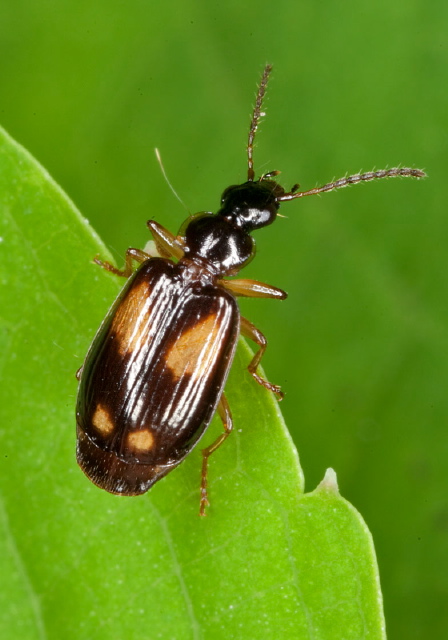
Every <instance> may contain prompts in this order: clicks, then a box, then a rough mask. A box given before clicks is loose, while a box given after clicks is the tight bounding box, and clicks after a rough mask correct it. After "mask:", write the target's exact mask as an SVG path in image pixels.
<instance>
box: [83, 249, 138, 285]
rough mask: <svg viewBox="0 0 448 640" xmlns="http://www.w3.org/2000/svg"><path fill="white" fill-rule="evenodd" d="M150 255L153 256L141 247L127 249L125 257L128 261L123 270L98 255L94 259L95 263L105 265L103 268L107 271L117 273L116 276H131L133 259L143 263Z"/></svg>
mask: <svg viewBox="0 0 448 640" xmlns="http://www.w3.org/2000/svg"><path fill="white" fill-rule="evenodd" d="M150 257H151V256H149V255H148V254H147V253H145V252H144V251H142V250H141V249H132V248H131V249H128V250H127V251H126V258H125V259H126V262H125V267H124V269H123V270H121V269H117V267H114V266H113V264H110V262H106V261H104V260H100V258H99V257H98V256H97V255H96V256H95V258H94V259H93V261H94V263H95V264H97V265H99V266H100V267H103V269H106V271H110V272H111V273H115V275H116V276H122V277H123V278H129V276H130V275H131V274H132V272H133V268H132V261H133V260H135V261H136V262H140V264H141V263H142V262H145V260H149V258H150Z"/></svg>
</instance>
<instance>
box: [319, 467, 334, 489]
mask: <svg viewBox="0 0 448 640" xmlns="http://www.w3.org/2000/svg"><path fill="white" fill-rule="evenodd" d="M321 490H325V491H331V492H333V493H339V486H338V477H337V475H336V471H335V470H334V469H332V468H331V467H329V468H328V469H327V470H326V471H325V475H324V477H323V480H322V481H321V482H320V483H319V484H318V485H317V487H316V491H321Z"/></svg>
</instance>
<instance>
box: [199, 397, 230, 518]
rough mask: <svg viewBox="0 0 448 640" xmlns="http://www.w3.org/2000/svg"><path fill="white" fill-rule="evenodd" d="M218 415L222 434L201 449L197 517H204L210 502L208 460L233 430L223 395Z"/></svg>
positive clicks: (228, 408) (228, 409)
mask: <svg viewBox="0 0 448 640" xmlns="http://www.w3.org/2000/svg"><path fill="white" fill-rule="evenodd" d="M218 414H219V417H220V418H221V420H222V424H223V427H224V433H221V435H220V436H219V437H218V438H216V440H215V441H214V442H212V444H211V445H210V446H209V447H207V448H206V449H202V456H203V457H202V473H201V503H200V507H199V515H200V516H205V515H206V513H205V507H207V506H208V505H209V504H210V502H209V500H208V493H207V486H208V481H207V472H208V459H209V458H210V456H211V455H212V453H213V452H214V451H216V449H217V448H218V447H220V446H221V445H222V443H223V442H224V440H226V439H227V438H228V437H229V435H230V434H231V432H232V429H233V420H232V412H231V411H230V407H229V403H228V402H227V398H226V397H225V395H224V394H222V395H221V398H220V400H219V402H218Z"/></svg>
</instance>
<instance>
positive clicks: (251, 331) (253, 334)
mask: <svg viewBox="0 0 448 640" xmlns="http://www.w3.org/2000/svg"><path fill="white" fill-rule="evenodd" d="M241 333H242V335H243V336H244V337H245V338H249V339H250V340H253V341H254V342H255V343H256V344H257V345H258V346H259V347H260V348H259V350H258V351H257V353H256V354H255V355H254V357H253V358H252V360H251V361H250V363H249V366H248V367H247V368H248V370H249V373H250V374H251V375H252V376H253V377H254V378H255V380H256V381H257V382H258V384H261V385H262V386H263V387H266V389H269V391H272V392H273V393H275V395H276V396H277V400H283V398H284V396H285V394H284V393H283V391H282V390H281V388H280V387H279V386H278V385H276V384H272V383H271V382H268V380H265V379H264V378H262V377H261V376H259V375H258V373H257V367H258V365H259V364H260V360H261V358H262V357H263V354H264V352H265V351H266V347H267V346H268V341H267V340H266V338H265V337H264V335H263V334H262V333H261V331H260V330H259V329H257V327H256V326H255V325H254V324H252V322H249V320H247V318H241Z"/></svg>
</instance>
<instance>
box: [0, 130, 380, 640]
mask: <svg viewBox="0 0 448 640" xmlns="http://www.w3.org/2000/svg"><path fill="white" fill-rule="evenodd" d="M0 220H1V230H0V236H1V241H0V261H1V286H2V293H1V301H2V304H1V309H0V339H1V345H0V346H1V354H2V355H1V360H0V362H1V370H0V371H1V383H2V391H3V394H2V402H1V414H0V464H1V471H0V492H1V493H0V500H1V503H0V518H1V520H0V524H1V534H0V545H1V549H0V557H1V558H2V565H1V571H0V594H1V600H0V611H1V615H0V637H1V638H2V639H3V640H9V639H14V640H20V639H21V638H26V639H27V640H30V639H34V638H39V639H40V638H50V639H51V638H54V639H55V640H56V639H57V640H60V638H62V637H63V638H65V639H68V640H70V639H72V638H73V639H75V638H76V639H80V638H89V639H103V638H104V639H106V638H120V639H121V638H133V639H137V640H138V639H140V638H141V639H147V638H151V639H152V638H175V639H176V640H182V639H184V638H185V639H189V638H213V639H214V640H219V639H220V638H223V639H224V638H225V639H228V638H245V639H246V638H250V639H251V640H254V639H257V638H283V637H284V638H297V639H302V638H313V639H315V640H320V639H322V640H323V639H335V640H336V639H337V640H340V639H341V638H344V639H346V640H350V639H353V640H359V638H369V639H381V638H384V622H383V616H382V604H381V594H380V588H379V581H378V573H377V567H376V560H375V554H374V550H373V545H372V541H371V538H370V534H369V532H368V530H367V529H366V526H365V524H364V522H363V521H362V519H361V517H360V516H359V514H358V513H357V512H356V511H355V510H354V509H353V507H351V505H350V504H348V503H347V502H346V501H345V500H344V499H342V498H341V497H340V495H339V493H338V490H337V486H336V483H335V476H334V474H333V473H332V472H328V473H327V476H326V478H325V481H324V482H323V483H322V484H321V485H320V486H319V487H318V488H317V489H316V490H315V491H314V492H312V493H310V494H305V495H304V494H303V477H302V473H301V470H300V467H299V463H298V457H297V452H296V450H295V448H294V446H293V444H292V441H291V439H290V437H289V434H288V431H287V429H286V427H285V425H284V423H283V420H282V417H281V415H280V413H279V411H278V406H277V403H276V402H275V400H274V399H273V397H272V395H270V394H269V393H268V392H266V391H265V390H264V389H262V388H260V387H259V386H258V385H256V384H255V383H254V381H253V380H252V379H251V377H250V376H249V375H248V373H247V371H246V370H245V367H246V366H247V363H248V361H249V358H250V351H249V349H248V347H247V346H246V344H245V343H243V342H241V344H240V345H239V349H238V352H237V356H236V360H235V365H234V368H233V370H232V373H231V376H230V380H229V383H228V387H227V392H228V397H229V401H230V404H231V407H232V411H233V415H234V419H235V433H234V434H232V437H231V438H229V439H228V441H226V443H225V445H224V446H223V447H222V448H221V449H220V450H219V451H218V452H217V453H216V454H214V455H213V457H212V459H211V463H210V498H211V506H210V508H209V511H208V517H207V518H199V517H198V506H199V476H200V461H201V454H200V451H199V449H197V450H195V451H194V452H193V453H192V454H191V456H189V457H188V458H187V460H186V461H185V462H184V463H183V464H182V465H181V466H180V467H179V468H178V469H176V470H175V471H174V472H173V473H171V474H169V476H167V477H166V478H165V479H163V480H162V481H160V482H159V483H157V485H156V486H155V487H154V488H153V489H152V490H151V491H150V492H149V493H148V494H146V495H145V496H142V497H138V498H122V497H117V496H112V495H109V494H106V493H105V492H103V491H101V490H99V489H98V488H96V487H95V486H93V485H92V484H91V483H90V482H89V481H88V480H87V479H86V478H85V477H84V475H83V474H82V472H81V471H80V470H79V469H78V467H77V465H76V461H75V455H74V450H75V425H74V423H75V420H74V403H75V396H76V386H77V383H76V380H75V376H74V374H75V371H76V370H77V368H78V367H79V366H80V365H81V364H82V360H83V356H84V355H85V353H86V351H87V348H88V345H89V342H90V340H91V339H92V336H93V335H94V332H95V330H96V328H97V326H98V325H99V323H100V321H101V319H102V317H103V315H104V314H105V312H106V310H107V308H108V307H109V305H110V304H111V302H112V300H113V299H114V296H115V295H116V293H117V291H118V290H119V287H120V285H121V283H120V282H117V278H115V277H113V276H111V275H110V274H108V273H106V272H105V271H103V270H101V269H99V268H98V267H97V266H96V265H94V264H93V263H92V258H93V256H94V255H95V254H96V253H98V252H101V255H102V256H105V257H106V258H109V256H108V255H107V253H106V252H105V249H104V247H103V246H102V245H101V243H100V241H99V239H98V238H97V237H96V236H95V234H94V233H93V231H92V229H91V228H90V227H89V226H88V224H87V223H86V221H85V220H84V219H83V218H82V217H81V216H80V214H79V213H78V212H77V211H76V209H75V208H74V206H73V204H72V203H71V202H70V201H69V199H68V198H67V197H66V196H65V194H64V193H63V192H62V191H61V190H60V189H59V188H58V186H57V185H56V184H55V183H54V182H53V181H52V179H51V178H50V176H49V175H48V174H47V173H46V172H45V171H44V170H43V169H42V167H40V166H39V165H38V163H37V162H36V161H35V160H33V159H32V158H31V157H30V156H29V155H28V153H27V152H26V151H24V150H23V149H22V148H21V147H20V146H19V145H17V144H16V143H15V142H14V141H12V140H11V139H10V138H9V137H8V136H7V134H5V133H4V132H3V133H1V139H0ZM162 222H163V221H162ZM220 428H221V427H220V425H219V423H218V422H216V421H215V422H213V423H212V425H211V427H210V430H209V432H208V433H207V434H206V438H205V440H204V441H205V442H207V443H208V442H210V441H212V440H213V438H214V437H216V434H217V433H219V430H220Z"/></svg>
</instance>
